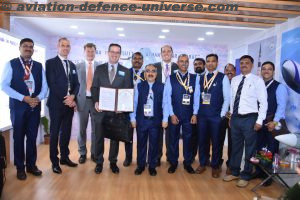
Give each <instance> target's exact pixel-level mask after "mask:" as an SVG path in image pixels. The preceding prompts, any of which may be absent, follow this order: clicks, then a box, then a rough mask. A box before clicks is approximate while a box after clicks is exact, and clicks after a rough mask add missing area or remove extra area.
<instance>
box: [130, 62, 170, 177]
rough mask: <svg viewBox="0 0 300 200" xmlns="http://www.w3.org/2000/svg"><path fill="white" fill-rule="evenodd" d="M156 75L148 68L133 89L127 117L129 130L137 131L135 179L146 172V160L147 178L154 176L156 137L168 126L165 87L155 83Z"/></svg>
mask: <svg viewBox="0 0 300 200" xmlns="http://www.w3.org/2000/svg"><path fill="white" fill-rule="evenodd" d="M156 75H157V71H156V67H155V66H154V65H151V64H150V65H147V66H146V67H145V79H146V81H142V82H140V83H138V85H137V87H136V88H135V96H134V112H133V113H131V114H130V117H131V124H132V127H134V128H135V127H136V130H137V165H138V167H137V168H136V170H135V172H134V173H135V175H140V174H142V172H143V171H144V170H145V166H146V157H148V162H147V163H148V165H149V174H150V175H151V176H156V174H157V172H156V169H155V168H156V164H157V163H156V161H157V153H158V135H159V132H160V129H161V127H163V128H166V127H167V126H168V114H169V113H168V108H167V106H166V105H165V104H166V103H165V99H166V98H165V97H164V84H163V83H161V82H159V81H157V80H155V79H156ZM148 145H149V147H148V148H147V146H148ZM147 149H148V153H147ZM147 154H148V156H147Z"/></svg>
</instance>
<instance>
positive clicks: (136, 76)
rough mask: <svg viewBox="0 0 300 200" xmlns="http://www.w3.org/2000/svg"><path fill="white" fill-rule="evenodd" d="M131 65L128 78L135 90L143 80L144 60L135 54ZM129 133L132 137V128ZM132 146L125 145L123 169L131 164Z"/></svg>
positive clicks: (138, 54)
mask: <svg viewBox="0 0 300 200" xmlns="http://www.w3.org/2000/svg"><path fill="white" fill-rule="evenodd" d="M131 63H132V67H131V68H130V69H129V70H130V76H131V83H132V87H134V88H135V87H136V85H137V84H138V83H140V82H142V81H144V80H145V79H144V72H143V69H142V66H143V63H144V60H143V55H142V54H141V52H135V53H134V54H132V57H131ZM131 131H132V135H133V131H134V128H132V129H131ZM132 146H133V144H132V143H130V142H126V143H125V153H126V158H125V160H124V162H123V166H124V167H128V166H129V165H130V164H131V162H132Z"/></svg>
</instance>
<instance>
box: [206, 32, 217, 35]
mask: <svg viewBox="0 0 300 200" xmlns="http://www.w3.org/2000/svg"><path fill="white" fill-rule="evenodd" d="M205 34H206V35H214V34H215V33H214V32H212V31H207V32H206V33H205Z"/></svg>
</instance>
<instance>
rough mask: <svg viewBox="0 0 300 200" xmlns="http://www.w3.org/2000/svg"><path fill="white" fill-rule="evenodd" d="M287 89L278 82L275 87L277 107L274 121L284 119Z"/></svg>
mask: <svg viewBox="0 0 300 200" xmlns="http://www.w3.org/2000/svg"><path fill="white" fill-rule="evenodd" d="M287 96H288V93H287V89H286V87H285V86H284V85H283V84H279V85H278V87H277V89H276V100H277V109H276V113H275V117H274V121H275V122H279V120H280V119H285V107H286V104H287Z"/></svg>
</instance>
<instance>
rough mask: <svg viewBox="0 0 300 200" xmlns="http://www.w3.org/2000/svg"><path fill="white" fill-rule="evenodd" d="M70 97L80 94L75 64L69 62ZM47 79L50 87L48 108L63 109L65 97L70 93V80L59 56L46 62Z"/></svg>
mask: <svg viewBox="0 0 300 200" xmlns="http://www.w3.org/2000/svg"><path fill="white" fill-rule="evenodd" d="M69 64H70V66H69V67H70V68H69V81H70V95H72V94H73V95H75V97H76V95H77V94H78V92H79V86H80V85H79V81H78V76H77V71H76V67H75V65H74V63H72V62H71V61H69ZM46 77H47V83H48V87H49V97H48V102H47V106H48V107H49V108H58V109H60V108H63V107H64V106H65V105H64V103H63V101H64V97H65V96H66V95H67V93H68V78H67V76H66V73H65V70H64V66H63V64H62V61H61V60H60V58H59V57H58V56H56V57H54V58H51V59H49V60H47V61H46Z"/></svg>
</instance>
